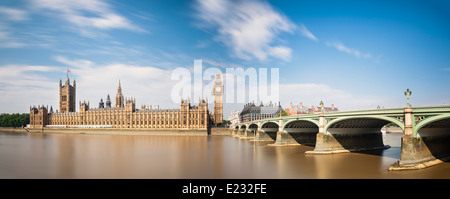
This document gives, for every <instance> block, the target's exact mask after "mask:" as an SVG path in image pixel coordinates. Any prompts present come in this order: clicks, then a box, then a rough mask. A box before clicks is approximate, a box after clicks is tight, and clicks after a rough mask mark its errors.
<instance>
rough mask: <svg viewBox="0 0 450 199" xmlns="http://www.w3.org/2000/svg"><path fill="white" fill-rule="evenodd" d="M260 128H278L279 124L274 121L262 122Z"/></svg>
mask: <svg viewBox="0 0 450 199" xmlns="http://www.w3.org/2000/svg"><path fill="white" fill-rule="evenodd" d="M262 128H279V124H278V122H275V121H264V122H262V123H261V129H262Z"/></svg>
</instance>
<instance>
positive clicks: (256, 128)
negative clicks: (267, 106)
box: [248, 123, 258, 131]
mask: <svg viewBox="0 0 450 199" xmlns="http://www.w3.org/2000/svg"><path fill="white" fill-rule="evenodd" d="M248 130H252V131H256V130H258V124H255V123H251V124H249V125H248Z"/></svg>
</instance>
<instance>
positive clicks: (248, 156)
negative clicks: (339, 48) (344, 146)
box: [0, 132, 450, 179]
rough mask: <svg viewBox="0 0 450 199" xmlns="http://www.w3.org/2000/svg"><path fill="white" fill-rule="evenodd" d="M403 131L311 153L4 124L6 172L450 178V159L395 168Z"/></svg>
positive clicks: (204, 139) (211, 139)
mask: <svg viewBox="0 0 450 199" xmlns="http://www.w3.org/2000/svg"><path fill="white" fill-rule="evenodd" d="M401 136H402V134H400V133H387V134H384V135H383V139H384V144H387V145H390V146H391V148H390V149H386V150H376V151H369V152H364V153H343V154H333V155H307V154H305V151H310V150H313V147H311V146H268V145H267V144H270V143H272V142H251V141H249V140H242V139H239V138H233V137H231V136H220V135H212V136H138V135H86V134H39V133H32V134H27V133H7V132H0V178H19V179H20V178H51V179H61V178H62V179H67V178H68V179H78V178H83V179H90V178H100V179H109V178H114V179H115V178H120V179H122V178H127V179H136V178H145V179H178V178H181V179H186V178H187V179H204V178H206V179H210V178H217V179H229V178H231V179H242V178H251V179H254V178H271V179H272V178H274V179H288V178H289V179H290V178H295V179H349V178H351V179H353V178H357V179H366V178H369V179H378V178H387V179H397V178H406V179H408V178H426V179H430V178H431V179H434V178H447V179H448V178H450V172H449V171H450V163H449V162H445V163H442V164H439V165H436V166H433V167H430V168H426V169H422V170H411V171H388V168H389V166H390V165H392V164H393V163H394V162H396V161H397V160H398V159H399V157H400V138H401Z"/></svg>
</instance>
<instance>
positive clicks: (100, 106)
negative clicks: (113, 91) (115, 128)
mask: <svg viewBox="0 0 450 199" xmlns="http://www.w3.org/2000/svg"><path fill="white" fill-rule="evenodd" d="M98 108H105V103H104V102H103V98H101V99H100V102H99V103H98Z"/></svg>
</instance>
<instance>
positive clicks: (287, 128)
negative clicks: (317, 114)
mask: <svg viewBox="0 0 450 199" xmlns="http://www.w3.org/2000/svg"><path fill="white" fill-rule="evenodd" d="M283 132H284V133H287V134H288V136H285V138H284V140H282V141H280V142H283V141H284V142H286V143H291V144H296V143H297V144H305V145H314V144H315V143H316V136H317V133H319V121H315V120H313V119H308V118H306V119H292V120H289V121H287V122H286V123H284V124H283ZM288 137H289V138H288ZM277 142H278V139H277Z"/></svg>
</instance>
